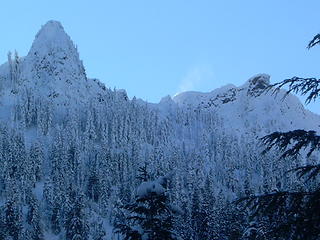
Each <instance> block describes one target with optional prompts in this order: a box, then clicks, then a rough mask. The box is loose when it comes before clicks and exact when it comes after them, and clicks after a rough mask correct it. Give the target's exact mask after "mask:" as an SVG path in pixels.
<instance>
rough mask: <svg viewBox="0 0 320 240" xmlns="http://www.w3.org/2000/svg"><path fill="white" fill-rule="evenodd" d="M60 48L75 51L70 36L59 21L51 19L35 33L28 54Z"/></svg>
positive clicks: (44, 53)
mask: <svg viewBox="0 0 320 240" xmlns="http://www.w3.org/2000/svg"><path fill="white" fill-rule="evenodd" d="M61 50H64V51H72V52H76V48H75V47H74V44H73V42H72V40H71V38H70V37H69V36H68V34H67V33H66V32H65V31H64V28H63V26H62V25H61V23H60V22H58V21H53V20H51V21H48V22H47V23H46V24H45V25H44V26H42V28H41V29H40V31H39V32H38V33H37V35H36V37H35V40H34V41H33V44H32V47H31V49H30V52H29V54H28V55H29V56H30V55H46V54H52V52H53V51H61Z"/></svg>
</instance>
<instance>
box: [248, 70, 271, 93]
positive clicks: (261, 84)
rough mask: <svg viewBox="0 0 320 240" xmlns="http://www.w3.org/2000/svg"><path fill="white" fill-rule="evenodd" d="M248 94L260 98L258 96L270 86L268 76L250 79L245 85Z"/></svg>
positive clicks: (256, 76)
mask: <svg viewBox="0 0 320 240" xmlns="http://www.w3.org/2000/svg"><path fill="white" fill-rule="evenodd" d="M246 84H247V85H248V94H249V95H251V96H260V94H261V93H262V92H263V91H264V89H266V88H267V87H268V86H269V85H270V75H268V74H264V73H262V74H257V75H255V76H253V77H251V78H250V79H249V80H248V81H247V83H246Z"/></svg>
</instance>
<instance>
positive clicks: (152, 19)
mask: <svg viewBox="0 0 320 240" xmlns="http://www.w3.org/2000/svg"><path fill="white" fill-rule="evenodd" d="M319 9H320V1H318V0H313V1H311V0H310V1H307V0H306V1H301V0H259V1H257V0H251V1H248V0H242V1H240V0H234V1H228V0H225V1H222V0H221V1H215V0H207V1H206V0H194V1H191V0H190V1H188V0H184V1H182V0H161V1H155V0H154V1H151V0H145V1H142V0H134V1H132V0H127V1H122V0H119V1H107V0H101V1H95V0H91V1H81V0H78V1H73V0H68V1H66V0H64V1H62V0H55V1H43V0H42V1H40V0H39V1H34V0H28V1H17V0H12V1H2V3H1V14H0V26H1V33H2V34H1V37H0V43H1V49H0V62H1V63H2V62H5V61H6V56H7V52H8V51H9V50H11V51H12V50H14V49H16V50H17V51H18V53H19V55H22V56H23V55H26V54H27V52H28V50H29V48H30V46H31V44H32V41H33V39H34V36H35V34H36V33H37V31H38V30H39V29H40V27H41V25H43V24H45V23H46V22H47V21H48V20H50V19H54V20H58V21H60V22H61V23H62V24H63V26H64V28H65V30H66V32H67V33H68V34H69V35H70V36H71V38H72V39H73V41H74V42H75V43H76V45H77V46H78V50H79V52H80V57H81V59H82V60H83V61H84V65H85V67H86V70H87V73H88V75H89V77H96V78H99V79H100V80H101V81H102V82H104V83H105V84H106V85H107V86H108V87H111V88H113V87H116V88H123V89H126V90H127V92H128V95H129V96H130V97H132V96H137V97H139V98H142V99H144V100H148V101H150V102H158V101H159V100H160V99H161V97H163V96H166V95H168V94H169V95H174V94H176V93H177V92H180V91H186V90H196V91H211V90H213V89H214V88H217V87H220V86H223V85H225V84H227V83H233V84H235V85H241V84H243V83H244V82H245V81H246V80H247V79H248V78H250V77H251V76H252V75H255V74H257V73H268V74H270V75H271V77H272V78H271V81H272V82H276V81H280V80H283V79H285V78H289V77H292V76H301V77H319V76H320V68H319V58H320V46H318V47H316V48H314V49H312V50H310V51H308V50H307V49H306V45H307V43H308V41H309V40H311V39H312V37H313V36H314V35H315V34H316V33H318V32H320V24H319V19H318V17H319ZM310 108H311V109H312V110H313V111H317V112H319V113H320V107H319V106H316V105H315V104H313V105H311V106H310Z"/></svg>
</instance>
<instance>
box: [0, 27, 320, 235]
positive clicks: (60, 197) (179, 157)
mask: <svg viewBox="0 0 320 240" xmlns="http://www.w3.org/2000/svg"><path fill="white" fill-rule="evenodd" d="M269 84H270V77H269V76H268V75H266V74H259V75H256V76H254V77H252V78H251V79H249V80H248V81H247V82H245V83H244V84H243V85H242V86H240V87H236V86H234V85H231V84H230V85H227V86H224V87H222V88H219V89H216V90H213V91H212V92H209V93H199V92H184V93H181V94H179V95H177V96H175V97H173V98H171V97H170V96H166V97H164V98H163V99H162V100H161V101H160V102H159V103H158V104H151V103H147V102H144V101H142V100H140V99H136V98H133V99H131V100H130V99H128V97H127V94H126V92H125V90H111V89H108V88H106V87H105V85H104V84H103V83H102V82H100V81H99V80H97V79H91V78H89V77H88V76H87V75H86V72H85V68H84V65H83V63H82V61H81V60H80V59H79V54H78V50H77V48H76V47H75V45H74V43H73V42H72V40H71V38H70V37H69V36H68V35H67V34H66V33H65V31H64V29H63V27H62V25H61V24H60V23H59V22H56V21H49V22H48V23H46V24H45V25H44V26H43V27H42V28H41V30H40V31H39V32H38V34H37V35H36V37H35V40H34V42H33V44H32V47H31V49H30V51H29V53H28V55H27V56H25V57H19V56H18V54H17V53H15V54H10V53H9V54H8V62H6V63H4V64H2V65H1V66H0V239H9V238H10V239H11V238H12V239H15V240H20V239H26V240H31V239H33V240H34V239H38V240H40V239H85V240H87V239H90V240H91V239H92V240H103V239H108V240H111V239H121V236H120V235H118V234H117V233H114V232H113V231H112V229H113V228H114V227H118V228H119V226H120V225H121V224H125V223H126V219H128V217H129V216H130V211H128V208H127V209H126V208H125V207H124V206H128V205H126V204H129V205H130V203H132V202H134V201H136V200H137V196H140V198H143V197H144V196H146V199H145V198H144V199H143V201H149V200H150V199H151V200H152V199H153V200H154V198H153V197H155V196H154V195H153V194H156V195H159V196H157V197H159V198H161V197H162V198H163V201H165V202H166V204H168V206H164V205H162V210H163V215H166V217H168V219H173V216H171V215H170V214H176V215H175V216H174V221H172V222H170V226H169V225H168V226H169V227H170V229H171V230H172V231H173V232H174V233H175V234H176V235H179V236H180V239H185V240H190V239H191V237H190V236H193V237H192V239H231V235H232V236H235V235H236V234H238V235H240V233H241V232H243V231H244V230H245V227H246V226H247V224H248V223H247V219H246V218H245V214H246V213H239V211H238V210H237V209H236V207H232V206H231V204H230V201H232V200H234V199H236V198H238V197H241V196H248V195H250V194H254V193H257V194H260V193H263V192H268V191H270V190H274V189H280V190H281V189H288V188H291V187H292V186H293V183H296V182H297V177H296V176H295V175H290V176H289V175H288V174H287V171H288V170H289V169H291V168H292V167H294V166H296V165H297V164H298V163H301V162H303V163H305V162H308V161H317V159H315V158H314V156H312V157H311V158H310V159H305V158H304V156H302V157H300V158H298V159H297V161H296V162H294V161H278V157H279V153H278V152H276V151H271V152H269V153H267V154H265V155H262V154H261V151H262V150H263V146H261V145H260V144H259V140H258V139H259V138H260V137H262V136H264V135H265V134H267V133H271V132H273V131H287V130H292V129H306V130H316V131H319V132H320V126H319V123H320V116H318V115H316V114H314V113H311V112H310V111H308V110H306V109H305V108H304V107H303V105H302V104H301V103H300V101H299V99H298V98H297V97H295V96H293V95H289V96H287V97H286V98H285V99H283V96H284V93H285V92H284V91H280V92H279V93H278V95H277V96H275V95H272V94H271V92H267V93H266V92H265V91H264V90H265V88H266V87H267V86H268V85H269ZM163 176H170V178H168V179H166V184H162V183H160V182H159V179H164V178H163ZM156 179H158V180H156ZM159 184H160V185H161V186H160V185H159ZM139 186H140V187H139ZM146 186H147V187H146ZM160 187H161V191H157V189H160ZM299 187H305V186H299ZM142 191H143V193H144V194H141V192H142ZM141 195H142V196H141ZM149 195H151V196H149ZM149 197H150V199H149ZM140 200H141V199H140ZM151 200H150V201H151ZM140 204H141V202H140ZM143 204H144V203H143ZM130 206H131V207H132V206H138V209H136V210H137V211H138V212H139V204H138V205H130ZM173 206H174V207H173ZM144 207H145V205H144ZM168 209H171V210H170V214H169V213H168V211H167V210H168ZM168 214H169V215H168ZM201 214H203V215H201ZM152 217H154V216H152ZM235 219H236V220H235ZM131 220H132V219H131ZM147 220H148V219H147ZM129 222H130V221H129ZM128 224H129V223H128ZM2 226H5V227H2ZM121 226H122V227H123V225H121ZM202 226H205V228H201V227H202ZM126 227H128V226H124V228H126ZM130 227H132V228H133V229H135V231H136V232H138V233H139V231H140V232H147V231H145V230H146V229H141V228H138V227H136V226H129V229H130ZM9 228H10V230H6V231H1V229H9ZM75 229H77V232H75ZM127 229H128V228H127ZM142 230H143V231H142ZM235 232H236V234H234V233H235ZM148 234H149V233H148ZM148 234H147V235H148ZM75 236H76V237H75ZM79 236H81V237H79ZM148 236H149V235H148ZM150 236H151V233H150ZM200 236H201V237H200ZM204 236H206V237H204ZM208 236H210V237H208ZM212 236H214V237H212ZM232 239H237V238H232Z"/></svg>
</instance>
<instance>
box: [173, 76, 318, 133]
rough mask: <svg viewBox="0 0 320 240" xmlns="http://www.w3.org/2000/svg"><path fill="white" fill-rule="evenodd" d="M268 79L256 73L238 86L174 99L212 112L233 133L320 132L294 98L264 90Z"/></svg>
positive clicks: (282, 92) (228, 86)
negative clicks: (300, 130) (301, 130)
mask: <svg viewBox="0 0 320 240" xmlns="http://www.w3.org/2000/svg"><path fill="white" fill-rule="evenodd" d="M269 84H270V76H269V75H267V74H258V75H256V76H253V77H252V78H250V79H249V80H248V81H247V82H246V83H245V84H243V85H242V86H240V87H236V86H234V85H227V86H224V87H221V88H219V89H216V90H214V91H212V92H210V93H200V92H184V93H181V94H179V95H177V96H175V97H174V98H173V101H174V102H175V103H177V104H178V105H179V106H182V107H186V108H190V109H201V110H207V111H212V112H213V113H215V114H217V115H218V116H219V117H220V118H221V119H223V122H224V123H225V126H226V129H231V130H232V131H234V130H236V131H241V132H243V131H249V129H250V131H255V132H256V133H257V134H259V135H261V134H266V133H269V132H271V131H288V130H292V129H307V130H310V129H313V130H318V131H319V129H320V126H319V122H320V116H318V115H316V114H314V113H312V112H310V111H308V110H306V109H305V108H304V106H303V105H302V104H301V102H300V101H299V99H298V98H297V97H295V96H293V95H289V96H287V97H285V98H284V96H285V91H284V90H282V91H280V92H278V93H277V94H276V95H275V94H272V90H271V91H268V92H266V91H265V89H266V87H267V86H269Z"/></svg>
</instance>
